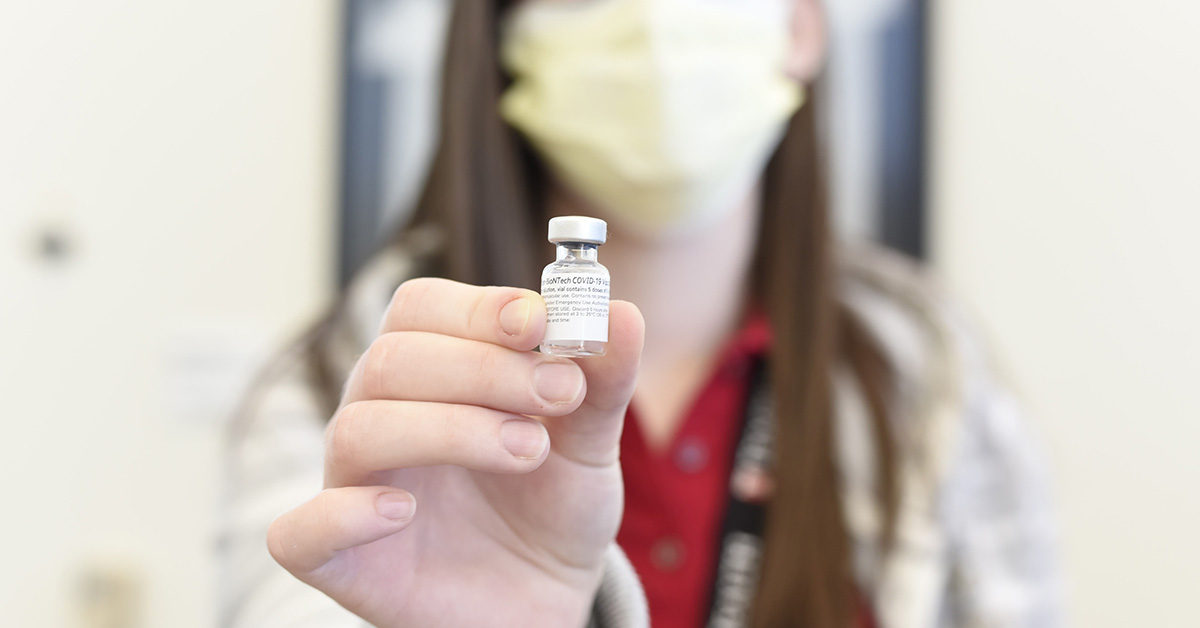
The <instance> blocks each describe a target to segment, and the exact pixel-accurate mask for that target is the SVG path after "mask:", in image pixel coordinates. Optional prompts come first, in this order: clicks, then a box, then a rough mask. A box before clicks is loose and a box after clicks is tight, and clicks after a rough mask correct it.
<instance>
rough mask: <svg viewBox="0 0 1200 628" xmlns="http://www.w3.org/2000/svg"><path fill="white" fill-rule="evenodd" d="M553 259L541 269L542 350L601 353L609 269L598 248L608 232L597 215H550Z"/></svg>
mask: <svg viewBox="0 0 1200 628" xmlns="http://www.w3.org/2000/svg"><path fill="white" fill-rule="evenodd" d="M549 232H550V233H549V236H550V237H549V239H550V241H551V242H553V243H554V244H555V246H556V247H557V254H556V256H555V259H554V262H553V263H551V264H550V265H548V266H546V269H545V270H543V271H542V298H543V299H545V301H546V335H545V337H544V338H543V339H542V345H541V350H542V353H545V354H548V355H562V356H567V357H572V358H581V357H587V356H594V355H604V349H605V346H606V345H607V344H608V269H607V268H605V267H603V266H601V265H600V262H598V261H596V253H597V251H598V250H599V249H600V245H601V244H604V241H605V239H606V238H607V236H608V225H607V224H606V223H605V222H604V221H603V220H600V219H599V218H589V217H587V216H560V217H558V218H551V219H550V229H549Z"/></svg>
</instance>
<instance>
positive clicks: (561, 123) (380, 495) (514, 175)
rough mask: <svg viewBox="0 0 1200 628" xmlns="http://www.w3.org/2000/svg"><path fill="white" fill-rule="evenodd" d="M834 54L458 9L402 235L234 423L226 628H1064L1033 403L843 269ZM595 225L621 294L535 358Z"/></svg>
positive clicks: (664, 23) (677, 21) (907, 305)
mask: <svg viewBox="0 0 1200 628" xmlns="http://www.w3.org/2000/svg"><path fill="white" fill-rule="evenodd" d="M509 5H512V6H509ZM501 15H503V16H505V18H506V20H507V21H506V22H505V25H504V28H503V29H501V28H500V26H499V22H500V20H499V19H498V16H501ZM823 41H824V39H823V25H822V21H821V13H820V10H819V7H818V6H817V3H816V0H790V1H789V0H756V1H753V2H741V1H738V2H734V0H593V1H582V0H579V1H573V2H572V1H565V0H564V1H559V2H555V1H551V0H524V1H518V2H499V3H489V2H482V1H480V2H474V1H460V2H458V3H456V7H455V14H454V17H453V18H452V25H451V32H450V34H449V44H448V53H447V60H446V67H445V84H444V91H443V95H442V98H443V105H442V119H441V144H440V147H439V152H438V155H437V158H436V160H435V163H434V165H433V168H432V171H431V173H430V176H429V180H428V182H427V185H426V189H425V192H424V195H423V196H422V198H421V201H420V203H419V207H418V211H417V215H416V217H415V218H414V220H413V224H412V226H411V227H409V228H407V229H405V230H404V231H403V232H402V233H401V234H399V235H398V237H397V239H396V242H395V244H393V245H392V246H390V247H389V248H388V249H387V250H386V251H383V252H381V253H380V254H379V255H378V256H377V257H376V259H375V261H374V262H373V263H372V264H371V265H370V266H369V267H368V268H367V269H366V270H364V271H363V272H362V273H360V276H359V277H358V278H357V279H356V281H355V282H354V284H353V285H352V287H351V289H350V290H349V291H348V292H347V294H346V295H344V297H343V298H342V299H341V301H340V303H339V304H338V306H337V307H336V308H335V311H334V312H333V313H332V314H331V315H330V317H329V318H328V319H327V320H326V321H325V322H324V323H323V324H322V325H320V326H319V327H318V328H317V329H316V331H315V332H314V333H313V334H311V335H310V337H308V338H307V339H306V340H305V341H303V342H302V343H300V344H299V345H298V346H297V347H295V348H294V349H293V350H292V351H291V352H289V353H288V354H287V355H285V356H284V358H283V359H281V360H279V361H278V363H277V364H276V366H275V368H273V369H272V370H271V371H270V372H268V373H267V374H266V376H265V378H264V381H263V383H262V385H261V386H260V387H259V388H258V390H257V392H256V394H255V395H254V396H253V398H252V399H251V400H250V403H249V404H248V406H247V409H246V414H245V417H244V418H243V420H242V421H241V422H240V423H239V424H238V429H237V432H236V433H235V440H234V448H233V449H232V451H233V457H232V461H231V462H232V467H231V468H232V470H233V480H234V482H233V492H232V494H231V502H232V505H233V507H232V509H231V511H230V519H229V522H228V525H227V534H226V537H225V543H226V545H225V547H226V556H227V558H228V560H229V567H230V569H229V573H230V575H231V577H230V579H229V580H228V581H227V583H226V584H227V586H228V591H227V593H228V595H227V600H228V602H229V603H228V605H227V609H226V613H227V615H226V621H227V623H229V624H230V625H237V626H264V625H288V626H295V625H304V626H343V625H345V626H353V625H361V623H362V621H363V620H366V621H368V622H370V623H372V624H374V625H378V626H517V625H520V626H573V625H574V626H581V625H585V624H587V623H588V622H589V621H590V622H592V623H593V624H594V625H601V626H643V625H646V616H647V611H646V607H645V601H644V598H643V597H642V592H643V590H644V591H645V593H646V598H648V600H649V610H648V613H649V615H651V616H652V617H653V623H654V625H655V626H700V625H712V626H739V625H749V626H761V627H774V626H805V627H829V628H844V627H846V626H869V625H879V626H886V627H888V628H892V627H907V626H913V627H917V626H922V627H923V626H946V625H963V626H975V625H989V626H1050V625H1056V623H1057V621H1058V614H1057V610H1056V595H1055V593H1056V592H1055V588H1056V587H1055V568H1054V564H1053V560H1052V558H1053V552H1052V545H1051V542H1050V540H1049V538H1050V537H1049V533H1048V530H1049V525H1048V523H1047V517H1046V512H1047V509H1046V507H1045V497H1044V495H1043V489H1042V486H1041V478H1040V472H1039V469H1038V465H1037V464H1036V463H1035V462H1034V461H1033V457H1032V456H1031V454H1030V453H1029V443H1028V439H1027V436H1026V435H1025V432H1024V428H1023V426H1022V423H1021V421H1020V417H1019V413H1017V411H1016V410H1015V407H1014V405H1013V403H1012V400H1011V398H1010V396H1009V395H1008V394H1007V393H1005V392H1004V390H1003V388H1002V387H1000V386H999V384H998V383H997V382H996V381H995V373H994V372H993V371H992V370H991V368H990V367H989V366H988V364H987V359H986V356H984V354H983V352H982V351H981V349H980V347H979V346H978V345H977V344H975V343H973V342H972V341H971V337H970V334H969V333H968V330H967V328H966V326H965V324H964V323H963V321H962V319H961V317H960V316H959V315H958V313H957V312H956V311H955V310H954V309H953V307H952V306H951V305H949V304H948V303H947V302H946V301H945V299H944V298H943V297H941V296H940V295H939V294H938V293H937V292H936V291H935V290H934V289H933V288H932V287H931V286H930V285H929V284H928V283H927V282H926V281H925V280H923V279H921V278H920V277H919V276H918V275H917V274H916V273H915V272H914V270H913V269H912V268H911V267H910V266H909V265H908V264H906V263H905V262H903V261H901V260H899V259H896V258H894V257H892V256H890V255H887V254H884V253H882V252H879V251H873V250H867V249H863V250H850V249H845V250H837V249H835V247H834V246H833V243H832V242H831V237H830V234H829V225H828V216H827V211H826V207H825V202H824V194H823V187H822V185H821V173H820V169H819V163H818V151H817V142H816V134H815V130H814V123H813V119H814V114H813V106H812V104H811V103H808V104H804V102H805V100H804V98H803V91H804V90H803V87H804V86H805V85H807V84H809V83H811V82H812V80H813V79H814V78H815V75H816V73H817V69H818V67H819V65H820V61H821V56H822V52H823ZM571 214H584V215H594V216H598V217H601V218H605V219H607V220H608V221H609V225H610V237H609V243H608V244H607V245H605V246H604V247H602V251H601V261H602V262H603V263H605V264H606V265H607V266H608V267H609V269H610V271H611V273H612V278H613V279H612V282H613V288H612V290H613V295H614V297H616V298H618V299H624V300H614V301H613V303H612V306H611V316H610V334H609V338H610V342H609V349H608V353H607V355H605V356H604V357H601V358H588V359H581V360H578V361H571V360H567V359H563V358H554V357H550V356H543V355H541V354H538V353H535V352H532V351H531V350H532V349H533V348H534V347H536V346H537V344H538V342H539V341H540V339H541V333H542V331H543V329H544V327H545V308H544V304H543V303H542V301H541V299H540V297H538V295H537V294H536V293H534V292H531V291H530V290H529V289H535V288H536V287H537V273H538V271H539V269H540V267H541V266H542V265H543V264H545V263H546V262H547V261H549V259H550V257H551V254H550V249H549V247H548V245H546V244H544V236H545V225H546V220H547V218H549V217H551V216H555V215H571ZM414 277H425V278H422V279H412V278H414ZM406 279H409V281H405V280H406ZM397 285H399V288H398V289H397V288H396V287H397ZM476 286H493V287H476ZM495 286H517V287H495ZM393 292H394V296H392V298H391V301H390V302H388V301H387V298H388V297H389V296H391V295H392V294H393ZM635 304H636V305H635ZM381 319H382V321H383V322H382V324H380V323H379V321H380V320H381ZM360 354H361V357H359V356H360ZM631 401H632V404H631ZM322 434H324V437H322ZM622 469H624V477H623V476H622ZM322 476H323V482H324V486H325V490H323V491H321V492H320V493H319V494H317V495H316V496H315V497H314V496H313V493H314V492H315V490H316V488H317V487H319V486H320V485H321V484H320V482H321V481H322V480H321V477H322ZM297 503H300V505H299V506H296V507H295V508H293V509H292V510H289V511H288V512H286V513H284V514H283V515H280V516H279V517H278V518H277V519H275V520H274V522H273V523H271V518H272V517H273V516H274V515H275V514H276V513H278V512H279V511H281V510H283V509H285V508H291V507H292V506H295V505H296V504H297ZM417 504H419V506H418V505H417ZM623 507H624V513H623V512H622V509H623ZM268 524H270V526H269V529H268ZM263 536H266V537H267V545H268V547H269V550H270V554H271V556H273V557H274V559H275V560H276V561H278V563H279V564H280V565H282V567H283V568H285V569H286V570H287V571H288V572H290V573H291V574H292V576H295V578H293V577H292V576H289V575H288V573H286V572H284V571H283V570H282V569H280V568H279V567H277V566H275V565H273V564H272V563H271V562H270V559H269V558H268V557H267V556H266V553H265V552H264V551H263V550H262V538H263ZM614 539H615V541H616V542H614ZM621 548H623V549H624V550H625V553H627V554H628V557H629V561H627V560H626V558H625V553H623V552H622V551H621ZM630 562H632V567H633V568H631V566H630ZM635 572H636V575H635ZM300 581H303V583H307V585H311V588H308V587H306V586H305V584H301V582H300ZM338 605H340V606H341V607H344V610H343V608H339V606H338ZM360 618H361V619H360Z"/></svg>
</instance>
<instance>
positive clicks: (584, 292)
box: [542, 272, 608, 342]
mask: <svg viewBox="0 0 1200 628" xmlns="http://www.w3.org/2000/svg"><path fill="white" fill-rule="evenodd" d="M542 298H543V299H545V300H546V338H545V342H554V341H559V340H598V341H601V342H608V278H607V277H602V276H599V275H596V274H594V273H570V272H558V273H554V274H549V273H548V274H545V275H543V276H542Z"/></svg>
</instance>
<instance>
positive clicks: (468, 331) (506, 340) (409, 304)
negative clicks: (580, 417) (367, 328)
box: [379, 277, 546, 351]
mask: <svg viewBox="0 0 1200 628" xmlns="http://www.w3.org/2000/svg"><path fill="white" fill-rule="evenodd" d="M393 331H423V332H431V333H435V334H443V335H446V336H454V337H456V338H465V339H468V340H478V341H480V342H487V343H492V344H497V345H501V346H505V347H508V348H510V349H516V350H517V351H529V350H532V349H533V348H534V347H536V346H538V344H539V343H540V342H541V341H542V336H543V334H544V333H545V331H546V303H545V302H544V301H543V300H542V297H541V295H539V294H538V293H536V292H533V291H532V290H524V289H522V288H507V287H496V286H487V287H480V286H472V285H469V284H465V283H459V282H457V281H451V280H449V279H441V278H437V277H421V278H417V279H410V280H408V281H406V282H404V283H402V284H400V287H399V288H397V289H396V292H395V294H393V295H392V302H391V304H390V305H389V306H388V309H387V313H386V314H385V315H384V319H383V324H382V326H381V328H380V330H379V333H380V334H384V333H387V332H393Z"/></svg>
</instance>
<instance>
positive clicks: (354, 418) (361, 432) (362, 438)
mask: <svg viewBox="0 0 1200 628" xmlns="http://www.w3.org/2000/svg"><path fill="white" fill-rule="evenodd" d="M370 408H371V406H370V404H368V403H365V402H362V401H356V402H353V403H350V404H347V405H346V406H344V407H342V409H341V410H339V411H338V413H337V415H336V416H334V418H333V423H332V424H331V425H330V428H329V431H328V432H326V437H325V451H326V454H325V455H326V457H327V458H328V459H329V462H330V463H331V464H332V465H333V466H335V467H344V466H346V465H348V464H351V463H352V462H353V461H354V460H356V459H358V458H359V457H361V456H362V453H363V447H364V446H365V445H366V444H367V443H368V442H369V440H370V437H369V434H370V432H371V427H370V423H371V421H372V420H373V413H372V412H371V410H370Z"/></svg>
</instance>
